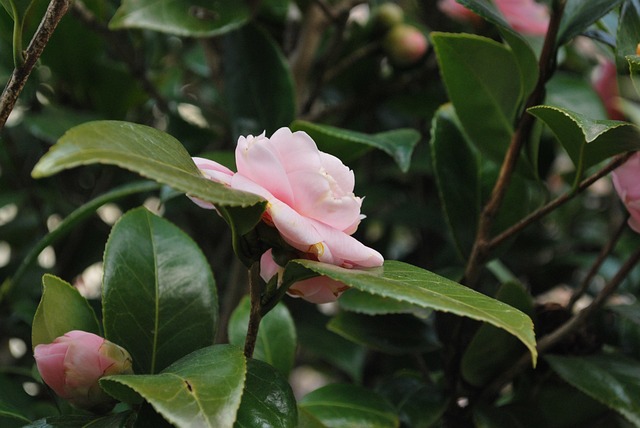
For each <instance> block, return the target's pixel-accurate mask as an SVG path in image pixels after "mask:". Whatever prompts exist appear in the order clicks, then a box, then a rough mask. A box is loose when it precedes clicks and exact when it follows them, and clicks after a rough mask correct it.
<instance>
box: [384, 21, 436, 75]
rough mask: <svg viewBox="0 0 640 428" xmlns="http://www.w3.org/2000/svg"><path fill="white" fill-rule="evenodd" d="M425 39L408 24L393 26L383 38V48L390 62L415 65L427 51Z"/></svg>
mask: <svg viewBox="0 0 640 428" xmlns="http://www.w3.org/2000/svg"><path fill="white" fill-rule="evenodd" d="M428 46H429V43H428V42H427V38H426V37H425V35H424V34H422V32H421V31H420V30H418V29H417V28H416V27H414V26H412V25H408V24H399V25H396V26H394V27H393V28H392V29H391V30H389V32H388V33H387V35H386V36H385V38H384V41H383V47H384V50H385V52H386V53H387V55H388V56H389V59H390V60H391V62H392V63H393V64H395V65H400V66H407V65H411V64H414V63H416V62H417V61H418V60H419V59H420V58H422V56H423V55H424V53H425V52H426V51H427V47H428Z"/></svg>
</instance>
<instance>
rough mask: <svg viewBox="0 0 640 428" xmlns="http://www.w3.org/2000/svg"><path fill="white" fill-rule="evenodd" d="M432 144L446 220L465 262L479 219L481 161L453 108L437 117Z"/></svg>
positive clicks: (445, 109) (432, 157) (445, 106)
mask: <svg viewBox="0 0 640 428" xmlns="http://www.w3.org/2000/svg"><path fill="white" fill-rule="evenodd" d="M430 144H431V159H432V162H433V170H434V173H435V178H436V183H437V184H438V195H439V196H440V202H441V204H442V209H443V211H444V216H445V219H446V221H447V225H448V226H449V231H450V233H451V236H452V238H453V242H454V244H455V247H456V249H457V250H458V253H459V255H460V257H461V258H462V259H463V260H464V259H466V257H467V256H468V255H469V253H470V252H471V247H472V246H473V239H474V238H475V236H476V227H477V223H478V217H479V216H480V203H481V192H480V177H479V175H480V167H479V163H480V158H479V156H478V153H477V151H475V150H474V149H473V148H471V147H470V146H469V144H468V143H467V141H466V138H465V137H464V135H463V133H462V131H461V129H460V124H459V122H458V118H457V117H456V114H455V111H454V109H453V106H451V105H450V104H448V105H444V106H442V107H441V108H440V109H438V111H437V112H436V114H435V115H434V117H433V122H432V124H431V141H430Z"/></svg>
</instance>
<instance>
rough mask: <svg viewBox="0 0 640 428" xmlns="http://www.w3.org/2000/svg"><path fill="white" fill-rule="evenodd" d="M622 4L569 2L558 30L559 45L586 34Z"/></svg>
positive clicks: (611, 0) (616, 0) (605, 0)
mask: <svg viewBox="0 0 640 428" xmlns="http://www.w3.org/2000/svg"><path fill="white" fill-rule="evenodd" d="M621 2H622V0H589V1H584V0H567V4H566V6H565V8H564V14H563V15H562V21H561V22H560V28H559V29H558V37H557V41H558V42H557V43H558V45H563V44H565V43H566V42H568V41H569V40H571V39H572V38H574V37H575V36H577V35H578V34H580V33H582V32H584V31H585V30H586V29H587V28H589V26H590V25H591V24H593V23H594V22H596V21H597V20H599V19H600V18H602V17H603V16H604V15H606V14H607V13H608V12H609V11H610V10H611V9H613V8H614V7H616V6H618V5H619V4H620V3H621Z"/></svg>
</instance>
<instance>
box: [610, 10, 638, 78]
mask: <svg viewBox="0 0 640 428" xmlns="http://www.w3.org/2000/svg"><path fill="white" fill-rule="evenodd" d="M638 42H640V4H639V3H638V2H637V1H635V0H633V1H626V2H624V3H622V8H621V9H620V18H619V20H618V31H617V36H616V60H617V64H618V66H619V67H622V66H623V65H624V64H626V62H627V61H626V60H625V58H626V57H627V56H630V55H633V56H635V55H636V49H637V46H638Z"/></svg>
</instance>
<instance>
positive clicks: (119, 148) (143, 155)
mask: <svg viewBox="0 0 640 428" xmlns="http://www.w3.org/2000/svg"><path fill="white" fill-rule="evenodd" d="M93 163H103V164H111V165H117V166H119V167H121V168H125V169H128V170H130V171H133V172H136V173H138V174H140V175H142V176H144V177H147V178H150V179H152V180H155V181H157V182H159V183H162V184H167V185H169V186H171V187H173V188H174V189H176V190H178V191H181V192H185V193H188V194H190V195H192V196H196V197H198V198H200V199H203V200H205V201H209V202H212V203H214V204H216V205H218V206H233V207H248V206H251V205H257V204H259V203H261V202H262V198H260V197H259V196H256V195H253V194H249V193H245V192H240V191H237V190H232V189H229V188H227V187H225V186H223V185H222V184H219V183H215V182H213V181H211V180H209V179H207V178H205V177H204V176H203V175H202V174H201V173H200V171H199V170H198V168H197V167H196V165H195V164H194V163H193V161H192V160H191V156H190V155H189V153H187V151H186V150H185V148H184V147H183V146H182V144H180V142H179V141H178V140H176V139H175V138H173V137H172V136H170V135H168V134H165V133H164V132H162V131H158V130H157V129H154V128H150V127H148V126H144V125H137V124H134V123H129V122H118V121H97V122H89V123H85V124H82V125H79V126H76V127H75V128H72V129H70V130H69V131H67V133H66V134H64V135H63V136H62V138H60V140H59V141H58V142H57V143H56V144H55V145H54V146H53V147H52V148H51V149H50V150H49V152H48V153H46V154H45V155H44V156H43V157H42V158H41V159H40V161H38V163H37V164H36V166H35V167H34V168H33V171H32V173H31V174H32V176H33V177H34V178H41V177H47V176H50V175H53V174H56V173H58V172H60V171H62V170H64V169H69V168H73V167H76V166H79V165H87V164H93Z"/></svg>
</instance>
